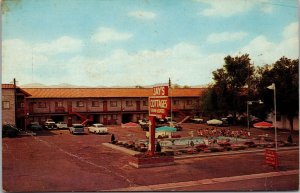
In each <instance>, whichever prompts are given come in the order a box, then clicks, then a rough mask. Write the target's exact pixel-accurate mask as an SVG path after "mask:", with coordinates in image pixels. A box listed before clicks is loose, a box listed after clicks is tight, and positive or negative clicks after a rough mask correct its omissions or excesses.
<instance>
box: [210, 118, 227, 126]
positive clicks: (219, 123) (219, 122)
mask: <svg viewBox="0 0 300 193" xmlns="http://www.w3.org/2000/svg"><path fill="white" fill-rule="evenodd" d="M206 123H207V124H208V125H216V126H221V125H222V124H223V121H221V120H218V119H211V120H208V121H207V122H206Z"/></svg>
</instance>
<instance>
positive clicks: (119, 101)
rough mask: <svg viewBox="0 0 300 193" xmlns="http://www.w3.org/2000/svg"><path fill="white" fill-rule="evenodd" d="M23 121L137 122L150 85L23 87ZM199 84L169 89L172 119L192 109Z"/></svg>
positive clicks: (145, 106) (145, 113)
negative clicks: (135, 86)
mask: <svg viewBox="0 0 300 193" xmlns="http://www.w3.org/2000/svg"><path fill="white" fill-rule="evenodd" d="M2 90H3V89H2ZM23 90H24V91H25V92H26V93H29V94H28V95H26V105H25V106H26V107H25V109H26V112H24V113H25V114H26V115H27V117H26V118H27V124H29V123H30V122H39V123H40V124H43V123H44V122H45V121H46V120H47V119H53V120H54V121H55V122H59V121H64V122H66V123H67V124H68V125H69V126H70V125H71V124H73V123H86V122H87V121H89V122H91V123H103V124H105V125H110V124H121V123H127V122H137V121H138V120H140V119H143V118H148V114H149V110H148V109H149V108H148V97H149V96H152V94H153V90H152V88H24V89H23ZM203 91H204V89H202V88H178V89H170V93H169V97H170V98H171V101H172V102H171V103H172V112H173V113H172V114H173V117H174V119H175V120H176V119H178V120H181V119H183V118H184V117H185V116H188V115H191V114H192V112H194V106H195V105H196V104H197V103H199V97H200V96H201V94H202V93H203Z"/></svg>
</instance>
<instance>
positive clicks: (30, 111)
mask: <svg viewBox="0 0 300 193" xmlns="http://www.w3.org/2000/svg"><path fill="white" fill-rule="evenodd" d="M29 113H33V102H31V103H29Z"/></svg>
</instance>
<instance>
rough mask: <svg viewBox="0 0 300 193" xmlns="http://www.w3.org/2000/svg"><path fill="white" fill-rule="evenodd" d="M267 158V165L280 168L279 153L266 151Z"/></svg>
mask: <svg viewBox="0 0 300 193" xmlns="http://www.w3.org/2000/svg"><path fill="white" fill-rule="evenodd" d="M265 157H266V164H268V165H271V166H273V167H275V168H277V166H278V155H277V152H276V151H275V150H271V149H266V151H265Z"/></svg>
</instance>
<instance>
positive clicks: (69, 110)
mask: <svg viewBox="0 0 300 193" xmlns="http://www.w3.org/2000/svg"><path fill="white" fill-rule="evenodd" d="M68 112H72V101H68Z"/></svg>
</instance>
